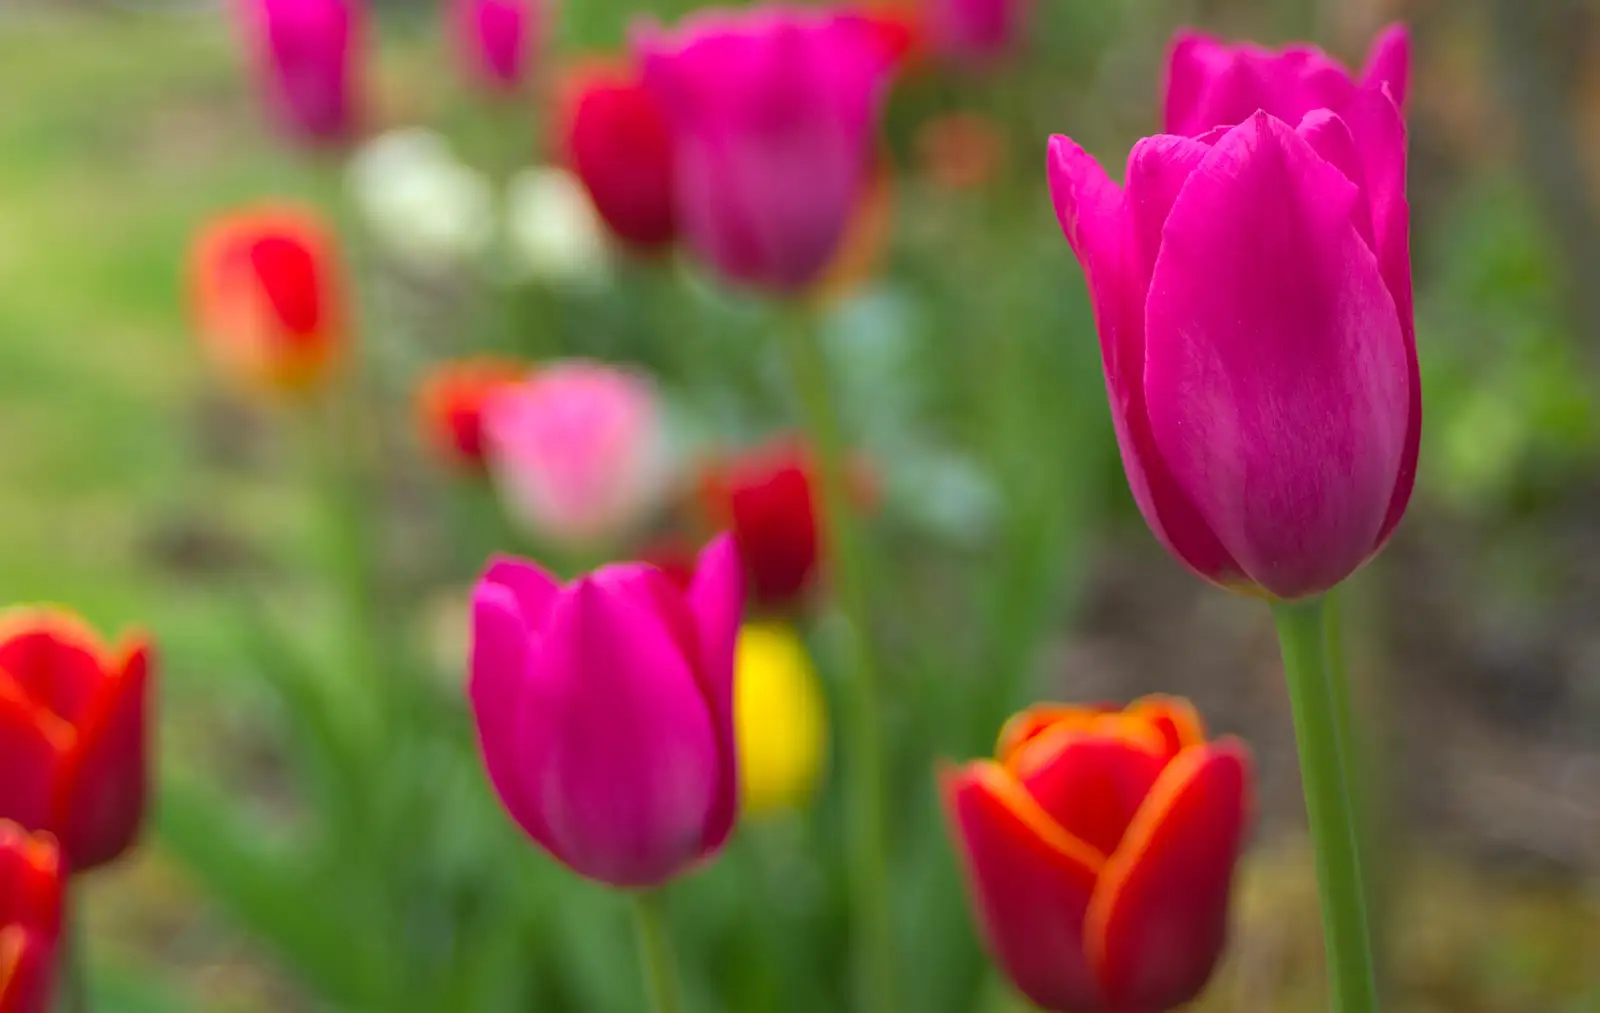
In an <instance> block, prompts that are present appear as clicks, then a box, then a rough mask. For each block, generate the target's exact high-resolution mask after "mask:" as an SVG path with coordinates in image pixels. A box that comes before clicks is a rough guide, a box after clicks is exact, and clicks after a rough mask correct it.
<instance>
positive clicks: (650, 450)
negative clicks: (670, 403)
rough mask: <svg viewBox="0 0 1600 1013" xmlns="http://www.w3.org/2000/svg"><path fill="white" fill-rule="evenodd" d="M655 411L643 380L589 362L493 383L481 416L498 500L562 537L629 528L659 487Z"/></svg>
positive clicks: (542, 531)
mask: <svg viewBox="0 0 1600 1013" xmlns="http://www.w3.org/2000/svg"><path fill="white" fill-rule="evenodd" d="M659 415H660V413H659V409H658V406H657V403H656V394H655V388H654V386H653V385H652V384H651V383H650V381H649V380H647V379H645V378H644V377H642V376H639V375H637V374H635V373H630V372H627V371H625V370H621V369H615V368H612V367H610V366H604V365H601V364H600V363H596V362H583V361H568V362H560V363H553V364H550V365H548V366H544V367H541V368H540V369H539V371H538V372H537V373H535V374H534V375H532V376H531V377H529V378H528V379H526V380H524V381H523V382H522V383H520V384H517V385H515V386H512V387H508V388H505V389H503V390H501V391H500V392H498V393H497V394H496V395H495V397H494V398H492V399H491V400H490V401H489V403H488V404H487V406H486V412H485V416H484V424H485V432H486V434H487V436H488V440H489V444H488V446H489V467H490V471H491V472H492V474H493V475H494V478H495V482H496V484H497V485H498V487H499V489H500V493H501V496H502V498H503V499H504V500H505V502H506V506H507V508H508V509H509V510H510V511H511V512H512V513H513V514H514V515H515V516H516V517H517V518H518V519H519V520H520V521H522V522H523V523H524V524H526V525H527V527H528V528H529V529H530V530H531V531H532V532H534V533H535V534H536V535H539V536H541V537H544V538H548V539H550V540H552V541H555V542H558V543H562V544H566V545H571V546H587V547H593V546H597V545H600V544H602V543H605V542H608V541H612V540H614V539H616V538H617V537H619V536H621V535H622V534H624V533H626V532H628V531H629V530H631V529H632V528H634V527H635V526H636V525H637V524H638V522H639V521H641V520H642V519H643V518H644V516H645V514H647V513H648V512H649V511H650V509H651V508H652V507H654V506H655V505H656V502H657V499H658V497H659V495H660V493H661V491H662V486H663V478H664V467H663V459H664V456H665V454H664V449H663V440H662V434H661V422H660V417H659Z"/></svg>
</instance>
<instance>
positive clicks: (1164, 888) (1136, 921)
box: [1087, 739, 1251, 1010]
mask: <svg viewBox="0 0 1600 1013" xmlns="http://www.w3.org/2000/svg"><path fill="white" fill-rule="evenodd" d="M1249 766H1250V761H1249V754H1248V752H1247V751H1246V749H1245V747H1244V745H1243V744H1242V743H1240V742H1238V741H1237V740H1229V739H1223V740H1219V741H1218V742H1216V743H1214V744H1213V745H1211V746H1198V747H1194V748H1191V749H1188V750H1186V751H1184V752H1183V753H1182V754H1181V755H1179V756H1178V758H1177V759H1176V760H1174V761H1173V762H1172V763H1171V764H1170V765H1169V766H1168V767H1167V769H1166V771H1165V772H1163V774H1162V775H1161V778H1160V780H1158V781H1157V782H1156V785H1155V787H1154V788H1152V789H1151V792H1150V795H1149V797H1148V798H1147V799H1146V801H1145V804H1144V806H1143V807H1142V808H1141V809H1140V810H1139V814H1138V815H1137V816H1136V817H1134V821H1133V825H1132V826H1130V827H1129V828H1128V833H1127V836H1126V838H1125V839H1124V842H1123V845H1122V847H1121V848H1120V849H1119V850H1118V851H1117V853H1116V854H1115V855H1113V856H1112V857H1111V859H1110V861H1108V862H1107V863H1106V867H1105V869H1104V871H1103V872H1102V874H1101V877H1100V883H1099V886H1098V888H1097V889H1096V891H1095V894H1094V899H1093V900H1092V902H1091V903H1090V905H1089V911H1088V917H1087V928H1088V932H1087V935H1088V947H1089V957H1090V960H1091V962H1092V964H1093V966H1094V968H1095V971H1096V973H1097V974H1098V976H1099V981H1100V982H1101V984H1102V986H1103V987H1104V988H1105V991H1106V994H1107V996H1108V997H1109V998H1110V1000H1111V1004H1112V1005H1113V1006H1114V1008H1116V1009H1119V1010H1165V1009H1172V1008H1173V1007H1175V1006H1181V1005H1183V1004H1184V1003H1186V1002H1188V1001H1189V1000H1191V999H1193V998H1194V997H1195V996H1196V995H1197V994H1198V993H1199V992H1200V990H1201V989H1202V988H1204V987H1205V983H1206V980H1207V979H1208V978H1210V976H1211V971H1212V969H1213V968H1214V967H1215V965H1216V962H1217V958H1218V957H1219V956H1220V955H1221V953H1222V948H1223V943H1224V942H1225V940H1226V937H1227V928H1228V924H1227V916H1228V894H1229V891H1230V888H1231V886H1232V881H1233V870H1234V866H1235V865H1236V863H1237V861H1238V857H1239V851H1240V847H1241V846H1242V843H1243V838H1244V831H1245V825H1246V823H1247V822H1248V819H1249V813H1250V806H1251V802H1250V797H1249V780H1250V777H1249Z"/></svg>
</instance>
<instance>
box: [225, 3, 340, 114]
mask: <svg viewBox="0 0 1600 1013" xmlns="http://www.w3.org/2000/svg"><path fill="white" fill-rule="evenodd" d="M237 2H238V10H239V12H240V19H241V21H242V23H243V27H244V34H245V39H246V43H247V45H248V47H249V49H250V51H251V55H252V58H253V61H254V64H255V67H256V73H257V76H258V77H259V78H260V81H261V87H262V91H263V93H264V94H265V95H266V98H267V102H268V105H269V106H270V107H271V109H272V112H273V115H274V118H275V119H277V121H278V123H279V125H280V126H281V127H282V128H283V129H284V131H285V132H287V133H288V134H289V135H290V136H292V137H294V138H296V139H297V140H301V141H304V142H307V143H311V144H329V143H339V142H343V141H347V140H349V139H350V138H351V136H352V135H353V134H354V133H355V130H356V126H357V124H356V118H357V105H358V102H359V96H358V94H357V87H358V84H357V81H356V73H357V67H356V58H357V51H358V49H359V46H360V43H361V34H362V27H363V24H362V22H363V9H362V7H361V5H360V3H358V2H357V0H237Z"/></svg>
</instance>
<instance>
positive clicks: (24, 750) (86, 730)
mask: <svg viewBox="0 0 1600 1013" xmlns="http://www.w3.org/2000/svg"><path fill="white" fill-rule="evenodd" d="M150 683H151V673H150V647H149V644H148V643H147V642H146V640H145V639H144V637H142V636H138V635H134V636H130V637H127V638H125V639H124V640H123V641H122V642H121V643H120V644H119V645H117V646H116V647H114V648H111V647H107V646H106V645H105V644H103V643H102V642H101V640H100V638H99V636H98V635H97V634H96V633H95V632H94V631H93V630H91V629H90V628H89V627H88V626H86V625H85V624H84V623H83V622H82V621H81V620H79V619H78V618H77V617H76V616H74V615H72V614H71V613H68V612H63V611H59V610H56V609H53V608H45V607H37V608H34V607H24V608H16V609H12V610H10V611H8V612H6V613H4V614H0V770H4V771H5V772H6V776H5V777H4V778H3V779H0V819H5V820H12V821H14V822H16V823H18V824H21V825H22V826H24V827H27V828H28V829H30V830H37V831H45V832H48V833H50V834H52V835H54V837H55V838H56V839H57V840H58V841H60V842H61V850H62V852H63V854H64V856H65V859H66V864H67V866H68V868H69V869H71V870H72V871H73V872H83V871H86V870H88V869H92V868H94V867H96V866H99V865H104V864H105V863H107V862H110V861H111V860H113V859H115V858H117V857H118V856H120V855H121V854H122V853H123V852H125V851H127V850H128V849H129V848H130V847H132V846H133V844H134V842H135V840H136V839H137V838H138V836H139V830H140V825H141V824H142V822H143V820H144V810H145V794H146V790H147V787H148V781H149V769H148V768H149V755H150V744H149V742H148V741H147V739H148V737H149V735H150V730H151V729H150V721H149V717H148V712H149V708H150V706H151V700H150V693H151V685H150Z"/></svg>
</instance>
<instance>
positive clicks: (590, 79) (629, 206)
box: [557, 60, 678, 249]
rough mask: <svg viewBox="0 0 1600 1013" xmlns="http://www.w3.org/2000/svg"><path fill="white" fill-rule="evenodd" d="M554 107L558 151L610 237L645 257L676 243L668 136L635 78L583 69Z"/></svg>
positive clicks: (618, 69)
mask: <svg viewBox="0 0 1600 1013" xmlns="http://www.w3.org/2000/svg"><path fill="white" fill-rule="evenodd" d="M560 107H561V113H560V115H559V116H558V117H557V122H558V124H559V129H560V131H561V136H560V137H559V138H558V139H557V141H558V146H559V149H560V150H561V151H562V152H563V153H564V156H565V158H566V160H567V163H568V164H569V165H570V166H571V167H572V171H573V172H574V173H576V174H577V176H578V178H579V179H581V180H583V185H584V186H585V187H587V188H588V190H589V196H590V198H592V199H593V201H594V206H595V210H597V211H599V212H600V217H601V218H603V219H605V222H606V225H608V226H610V228H611V231H612V232H614V233H615V234H616V235H617V237H618V238H619V239H622V240H623V241H624V242H627V243H631V244H632V245H633V246H635V247H639V248H645V249H649V248H654V247H660V246H664V245H666V244H668V243H670V242H672V241H673V240H674V239H676V238H677V236H678V219H677V213H676V210H675V208H674V204H673V186H674V179H675V177H674V173H673V163H672V159H673V154H672V151H673V149H672V134H671V131H670V129H669V128H668V126H667V118H666V114H665V112H664V111H663V110H662V108H661V106H660V104H659V102H658V101H657V100H656V97H655V96H654V95H653V94H651V93H650V92H649V91H648V90H646V88H645V87H644V84H643V82H642V80H641V79H640V76H639V72H638V71H637V70H636V69H634V68H632V67H628V66H625V65H623V64H622V63H621V62H620V61H606V60H590V61H587V62H585V63H582V64H580V65H578V66H576V67H574V68H572V70H571V71H569V72H568V74H567V76H566V79H565V81H564V82H563V84H562V87H561V101H560Z"/></svg>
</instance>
